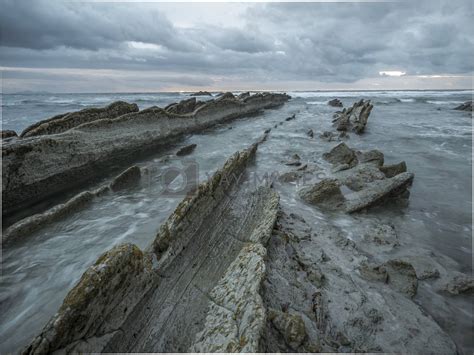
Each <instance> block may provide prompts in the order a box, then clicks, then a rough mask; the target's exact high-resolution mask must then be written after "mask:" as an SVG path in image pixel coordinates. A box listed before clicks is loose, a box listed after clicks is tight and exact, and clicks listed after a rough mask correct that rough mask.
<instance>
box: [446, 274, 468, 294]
mask: <svg viewBox="0 0 474 355" xmlns="http://www.w3.org/2000/svg"><path fill="white" fill-rule="evenodd" d="M443 290H444V291H446V292H448V293H450V294H451V295H463V294H465V295H470V294H473V293H474V279H473V278H472V277H470V276H468V275H458V276H455V277H454V278H453V279H452V280H451V281H449V282H448V283H447V284H446V286H444V288H443Z"/></svg>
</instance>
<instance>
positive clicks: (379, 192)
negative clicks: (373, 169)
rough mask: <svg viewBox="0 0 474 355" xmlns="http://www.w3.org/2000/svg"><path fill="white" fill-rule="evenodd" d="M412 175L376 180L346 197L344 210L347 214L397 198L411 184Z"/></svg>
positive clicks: (405, 174)
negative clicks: (387, 199) (390, 198)
mask: <svg viewBox="0 0 474 355" xmlns="http://www.w3.org/2000/svg"><path fill="white" fill-rule="evenodd" d="M414 176H415V175H414V174H413V173H401V174H399V175H397V176H394V177H393V178H390V179H385V180H377V181H374V182H372V183H371V184H370V185H369V187H367V188H365V189H363V190H361V191H357V192H353V193H351V194H349V195H347V196H346V203H345V210H346V212H348V213H352V212H357V211H361V210H363V209H366V208H368V207H371V206H374V205H376V204H378V203H380V202H382V201H383V200H384V199H386V198H389V197H392V196H397V195H399V194H400V193H401V192H404V191H406V189H407V188H408V186H409V185H411V184H412V182H413V178H414Z"/></svg>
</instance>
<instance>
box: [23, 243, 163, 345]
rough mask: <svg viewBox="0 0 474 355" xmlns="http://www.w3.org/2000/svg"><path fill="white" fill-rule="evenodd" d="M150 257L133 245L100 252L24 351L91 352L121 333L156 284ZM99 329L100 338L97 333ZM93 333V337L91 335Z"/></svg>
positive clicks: (119, 246) (124, 245)
mask: <svg viewBox="0 0 474 355" xmlns="http://www.w3.org/2000/svg"><path fill="white" fill-rule="evenodd" d="M151 266H152V265H151V262H150V260H148V259H147V258H146V257H145V256H144V255H143V253H142V251H141V250H140V249H139V248H138V247H137V246H135V245H133V244H122V245H118V246H116V247H114V248H112V249H111V250H109V251H107V252H106V253H104V254H103V255H102V256H100V257H99V258H98V259H97V261H96V262H95V264H94V265H93V266H91V267H89V268H88V269H87V271H86V272H85V273H84V274H83V275H82V277H81V279H80V280H79V282H78V283H77V285H76V286H75V287H74V288H73V289H72V290H71V291H69V293H68V294H67V296H66V298H65V299H64V302H63V304H62V306H61V307H60V308H59V311H58V312H57V313H56V315H55V316H53V318H52V319H51V320H50V321H49V322H48V323H47V324H46V326H45V327H44V329H43V331H42V332H41V334H40V335H38V336H37V337H36V338H35V339H34V340H33V342H32V343H31V344H30V345H29V346H28V347H27V348H26V349H25V350H24V352H23V353H24V354H49V353H53V352H54V351H58V350H62V351H63V352H66V353H68V352H73V353H81V352H91V351H94V349H100V348H101V347H100V345H102V346H103V344H104V342H107V341H108V340H110V338H111V337H112V336H113V335H115V334H116V333H120V330H118V328H114V326H113V324H120V323H121V322H123V321H124V320H125V319H126V318H127V317H128V316H129V315H130V313H131V312H132V311H133V310H134V308H135V305H136V304H138V302H139V301H140V299H141V297H142V296H143V294H145V293H146V292H147V291H148V290H149V289H150V288H151V286H152V285H153V284H154V282H153V278H154V273H153V272H152V267H151ZM95 334H97V335H98V336H97V337H93V335H95ZM87 338H89V342H90V343H89V342H88V339H87Z"/></svg>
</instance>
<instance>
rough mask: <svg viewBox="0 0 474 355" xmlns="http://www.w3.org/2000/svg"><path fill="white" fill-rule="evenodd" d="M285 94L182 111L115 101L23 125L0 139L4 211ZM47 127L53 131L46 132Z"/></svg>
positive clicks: (267, 104)
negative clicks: (15, 135)
mask: <svg viewBox="0 0 474 355" xmlns="http://www.w3.org/2000/svg"><path fill="white" fill-rule="evenodd" d="M288 99H289V96H288V95H285V94H267V93H266V94H255V95H252V96H249V97H247V98H245V99H244V100H237V99H235V98H234V96H233V95H232V94H230V95H227V94H226V95H224V96H222V97H221V98H220V99H219V100H210V101H208V102H206V103H205V104H203V105H201V106H199V107H198V108H196V109H195V110H194V111H193V112H192V113H187V114H184V115H177V114H172V113H170V112H167V111H165V110H163V109H161V108H158V107H150V108H148V109H146V110H143V111H140V112H131V113H127V114H122V115H120V114H121V113H122V112H123V111H121V110H122V109H123V108H125V110H126V111H128V112H129V111H136V110H137V108H136V105H133V104H132V105H129V104H125V103H120V104H113V105H109V106H108V107H106V108H104V109H88V110H92V111H87V110H83V111H79V112H77V113H70V114H66V115H62V116H61V117H59V116H56V117H53V118H52V119H50V120H47V121H42V122H40V123H38V124H36V125H34V126H32V127H30V128H28V129H26V130H25V131H24V132H23V136H24V138H23V139H17V140H11V141H10V140H6V141H5V143H4V144H3V145H2V158H3V176H2V179H3V180H2V182H3V184H2V193H3V216H6V215H11V214H13V213H14V212H16V211H18V210H20V209H23V208H25V207H28V206H31V205H34V204H35V203H37V202H38V201H40V200H44V199H46V198H48V197H50V196H53V195H56V194H58V193H60V192H63V191H65V190H68V189H71V188H75V187H80V186H84V185H85V184H87V183H90V182H91V181H93V180H94V179H97V178H98V177H101V176H104V175H106V174H107V173H108V172H109V171H110V169H111V168H116V167H117V166H120V165H122V166H123V165H125V164H129V163H131V162H133V161H134V160H135V159H137V157H138V156H140V155H144V154H149V153H151V152H156V150H157V149H159V148H161V147H164V146H166V145H167V144H169V143H170V142H174V141H176V140H177V139H180V138H181V137H182V136H183V135H185V134H189V133H192V132H196V131H200V130H202V129H205V128H209V127H211V126H213V125H215V124H217V123H221V122H224V121H229V120H232V119H235V118H237V117H241V116H245V115H249V114H254V113H257V112H260V111H261V110H263V109H265V108H271V107H276V106H279V105H282V104H283V103H285V102H286V101H287V100H288ZM110 111H112V112H114V113H113V114H111V113H110ZM88 112H89V113H91V115H90V114H89V113H88ZM115 115H119V116H118V117H116V116H115ZM84 121H86V123H82V122H84ZM58 131H60V132H62V133H57V132H58ZM40 132H41V133H40ZM51 132H54V133H56V134H51V135H50V134H46V133H51ZM36 134H39V136H35V137H32V136H33V135H36Z"/></svg>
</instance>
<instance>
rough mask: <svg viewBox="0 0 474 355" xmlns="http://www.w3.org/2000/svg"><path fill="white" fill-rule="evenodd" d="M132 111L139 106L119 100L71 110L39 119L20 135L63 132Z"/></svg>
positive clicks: (29, 135)
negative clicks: (103, 104) (101, 105)
mask: <svg viewBox="0 0 474 355" xmlns="http://www.w3.org/2000/svg"><path fill="white" fill-rule="evenodd" d="M132 112H138V106H137V105H136V104H128V103H126V102H123V101H117V102H114V103H111V104H110V105H108V106H106V107H104V108H86V109H84V110H81V111H78V112H69V113H65V114H61V115H57V116H54V117H52V118H49V119H47V120H43V121H39V122H37V123H35V124H33V125H31V126H29V127H27V128H25V130H24V131H23V132H22V133H21V135H20V137H33V136H40V135H47V134H56V133H62V132H65V131H67V130H70V129H72V128H74V127H77V126H79V125H81V124H83V123H88V122H93V121H97V120H101V119H106V118H109V119H112V118H115V117H118V116H122V115H125V114H127V113H132Z"/></svg>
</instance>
